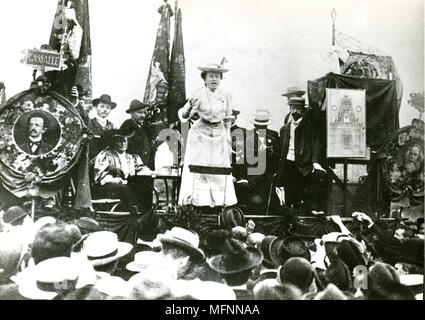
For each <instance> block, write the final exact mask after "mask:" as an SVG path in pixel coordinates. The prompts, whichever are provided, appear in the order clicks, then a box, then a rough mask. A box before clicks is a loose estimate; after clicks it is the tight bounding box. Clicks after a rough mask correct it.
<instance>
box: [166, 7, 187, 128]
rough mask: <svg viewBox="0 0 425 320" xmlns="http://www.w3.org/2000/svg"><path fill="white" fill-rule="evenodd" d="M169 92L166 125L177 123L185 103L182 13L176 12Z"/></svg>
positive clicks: (179, 10)
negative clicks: (178, 113)
mask: <svg viewBox="0 0 425 320" xmlns="http://www.w3.org/2000/svg"><path fill="white" fill-rule="evenodd" d="M169 76H170V81H169V83H170V92H169V94H168V123H174V122H176V121H178V119H179V117H178V115H177V112H178V110H179V109H180V108H181V107H183V105H184V104H185V103H186V67H185V57H184V45H183V31H182V12H181V9H178V10H176V17H175V27H174V41H173V48H172V50H171V61H170V75H169Z"/></svg>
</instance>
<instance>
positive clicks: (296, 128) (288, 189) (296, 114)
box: [277, 97, 326, 214]
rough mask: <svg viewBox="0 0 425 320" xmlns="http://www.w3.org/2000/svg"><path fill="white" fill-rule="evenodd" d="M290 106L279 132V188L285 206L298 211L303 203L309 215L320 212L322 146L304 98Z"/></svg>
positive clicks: (293, 100) (324, 176)
mask: <svg viewBox="0 0 425 320" xmlns="http://www.w3.org/2000/svg"><path fill="white" fill-rule="evenodd" d="M289 106H290V109H291V117H290V119H289V121H288V123H286V124H285V125H284V126H283V127H282V128H281V129H280V138H281V153H280V159H279V168H278V176H277V181H278V185H279V186H283V187H284V189H285V202H286V205H287V206H290V207H293V208H295V209H299V208H300V207H301V204H302V203H304V204H307V207H304V209H306V210H307V211H308V212H309V211H311V212H312V213H313V214H314V213H318V212H322V211H324V200H326V199H325V198H326V196H325V181H326V171H325V170H324V169H323V168H322V166H321V165H320V164H319V159H320V155H321V153H322V146H321V143H320V136H319V134H318V133H317V130H316V126H315V121H314V117H313V113H312V111H311V110H308V109H307V108H305V106H306V104H305V99H304V98H300V97H292V98H291V99H290V100H289ZM307 187H308V189H309V190H308V192H306V189H307ZM306 202H307V203H306Z"/></svg>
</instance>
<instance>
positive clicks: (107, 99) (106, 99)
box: [93, 94, 117, 109]
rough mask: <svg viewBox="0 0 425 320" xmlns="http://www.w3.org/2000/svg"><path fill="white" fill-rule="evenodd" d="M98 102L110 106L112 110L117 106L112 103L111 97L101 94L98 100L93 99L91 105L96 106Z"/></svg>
mask: <svg viewBox="0 0 425 320" xmlns="http://www.w3.org/2000/svg"><path fill="white" fill-rule="evenodd" d="M100 102H102V103H104V104H108V105H110V106H111V108H112V109H114V108H115V107H116V106H117V104H116V103H115V102H112V99H111V96H110V95H109V94H102V95H101V96H100V97H99V98H97V99H94V100H93V105H94V106H97V105H98V104H99V103H100Z"/></svg>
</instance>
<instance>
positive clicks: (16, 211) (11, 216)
mask: <svg viewBox="0 0 425 320" xmlns="http://www.w3.org/2000/svg"><path fill="white" fill-rule="evenodd" d="M28 214H29V212H26V211H25V210H24V209H22V208H21V207H20V206H13V207H10V208H9V209H7V210H6V212H5V213H4V215H3V220H4V222H6V223H10V224H13V225H15V224H16V223H14V222H17V221H18V220H19V219H20V218H23V217H25V216H26V215H28Z"/></svg>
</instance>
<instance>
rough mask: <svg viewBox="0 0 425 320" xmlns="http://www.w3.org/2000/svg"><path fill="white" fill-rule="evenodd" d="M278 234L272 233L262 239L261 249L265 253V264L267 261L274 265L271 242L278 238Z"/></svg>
mask: <svg viewBox="0 0 425 320" xmlns="http://www.w3.org/2000/svg"><path fill="white" fill-rule="evenodd" d="M276 238H277V237H276V236H273V235H270V236H266V237H265V238H264V239H263V241H261V245H260V249H261V252H262V253H263V257H264V258H263V264H264V262H266V263H267V264H269V265H271V266H272V265H273V262H272V258H270V244H271V243H272V242H273V240H274V239H276Z"/></svg>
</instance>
